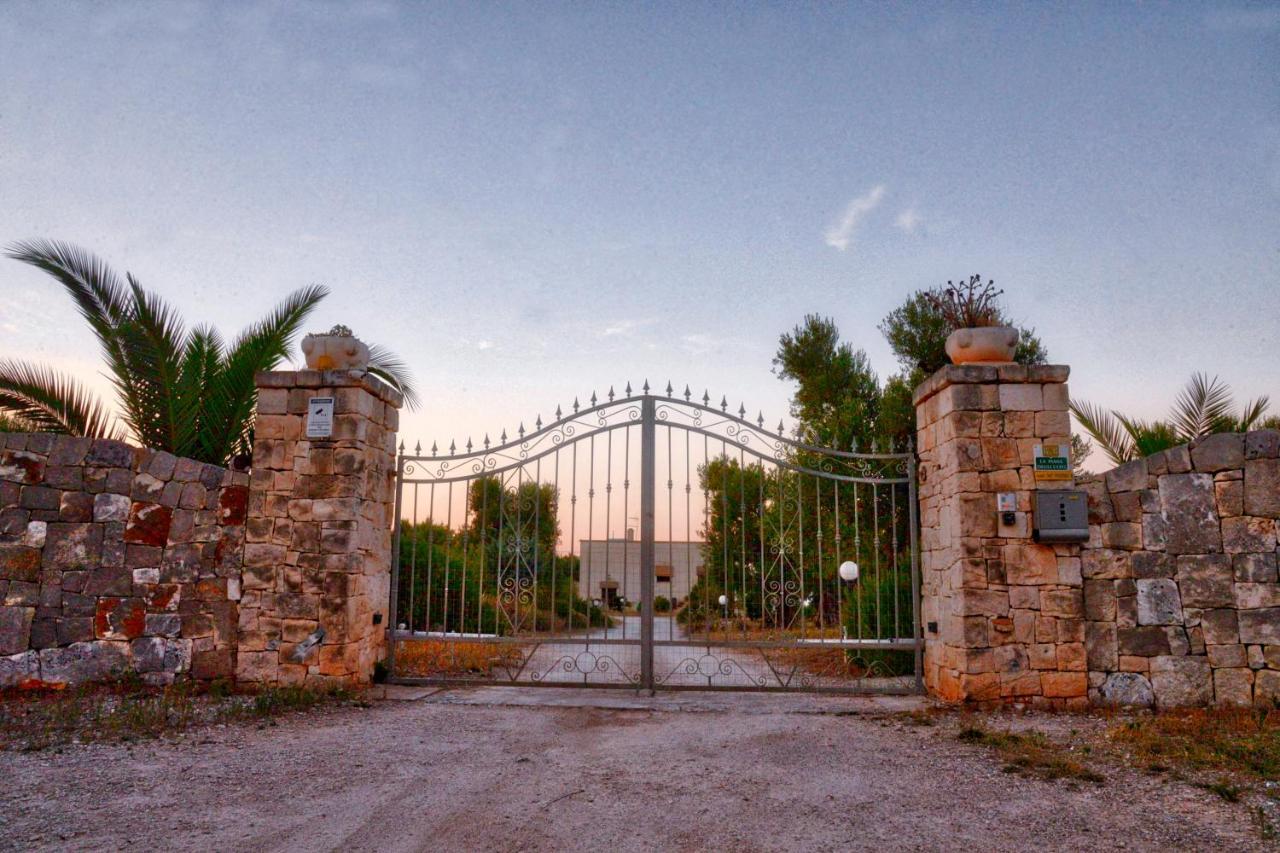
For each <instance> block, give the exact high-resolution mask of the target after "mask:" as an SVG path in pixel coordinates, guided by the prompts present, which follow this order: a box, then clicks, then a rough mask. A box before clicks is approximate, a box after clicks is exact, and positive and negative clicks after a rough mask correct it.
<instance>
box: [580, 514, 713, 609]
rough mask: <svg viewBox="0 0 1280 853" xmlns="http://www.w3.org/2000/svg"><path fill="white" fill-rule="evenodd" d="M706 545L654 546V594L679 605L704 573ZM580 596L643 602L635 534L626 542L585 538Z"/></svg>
mask: <svg viewBox="0 0 1280 853" xmlns="http://www.w3.org/2000/svg"><path fill="white" fill-rule="evenodd" d="M703 544H704V543H702V542H654V543H653V574H654V585H653V594H654V595H655V596H657V595H661V596H664V597H666V598H668V599H670V600H671V601H672V602H673V603H678V602H681V601H683V600H684V599H686V598H688V596H689V590H690V589H691V588H692V587H693V585H694V584H695V583H696V582H697V580H698V574H699V573H700V572H701V571H702V564H703V561H702V546H703ZM578 555H579V558H580V560H581V563H580V564H579V567H578V595H580V596H581V597H582V598H585V599H587V600H588V601H591V600H593V599H598V600H600V601H602V602H611V603H612V602H614V601H616V600H617V599H619V598H625V599H627V601H629V602H639V600H640V540H638V539H636V538H635V535H634V531H631V530H628V531H627V538H625V539H583V540H581V544H580V550H579V551H578Z"/></svg>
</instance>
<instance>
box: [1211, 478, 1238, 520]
mask: <svg viewBox="0 0 1280 853" xmlns="http://www.w3.org/2000/svg"><path fill="white" fill-rule="evenodd" d="M1213 493H1214V498H1215V500H1216V501H1217V504H1218V515H1219V516H1221V517H1223V518H1227V517H1230V516H1233V515H1243V514H1244V480H1243V479H1241V480H1222V481H1218V480H1214V482H1213Z"/></svg>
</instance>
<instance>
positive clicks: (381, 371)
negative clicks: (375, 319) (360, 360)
mask: <svg viewBox="0 0 1280 853" xmlns="http://www.w3.org/2000/svg"><path fill="white" fill-rule="evenodd" d="M369 372H370V373H372V374H373V375H374V376H376V377H378V378H379V379H382V380H385V381H386V382H387V384H389V385H390V386H391V387H392V388H395V389H396V390H397V391H399V392H400V393H401V394H403V395H404V404H405V405H406V406H408V407H409V408H410V409H417V408H418V406H420V405H422V399H421V398H420V397H419V396H418V388H417V385H416V383H415V382H414V379H413V372H412V371H411V370H410V369H409V365H408V364H407V363H405V361H404V359H402V358H400V356H398V355H396V354H395V353H393V352H392V351H391V350H389V349H387V348H386V347H384V346H381V345H379V344H373V345H371V346H370V347H369Z"/></svg>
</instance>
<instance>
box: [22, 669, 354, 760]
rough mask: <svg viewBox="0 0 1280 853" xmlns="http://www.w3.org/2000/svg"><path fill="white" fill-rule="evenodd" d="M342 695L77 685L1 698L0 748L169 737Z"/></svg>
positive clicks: (344, 696)
mask: <svg viewBox="0 0 1280 853" xmlns="http://www.w3.org/2000/svg"><path fill="white" fill-rule="evenodd" d="M352 700H353V694H352V693H350V692H349V691H346V690H341V689H338V690H332V691H318V690H314V689H307V688H302V687H275V688H269V689H266V690H263V691H262V692H260V693H256V694H248V695H236V694H233V693H232V692H231V688H230V686H229V685H227V684H225V683H224V684H222V685H219V684H217V683H215V684H213V685H210V686H209V687H208V688H207V689H206V690H204V691H199V690H197V689H196V688H194V687H193V686H191V685H188V684H179V685H174V686H171V687H165V688H148V687H145V686H141V685H138V684H129V683H123V684H112V685H82V686H78V687H72V688H69V689H66V690H57V691H48V692H43V693H37V694H18V695H12V696H8V697H4V698H0V750H24V751H34V750H40V749H48V748H51V747H59V746H62V745H66V744H69V743H90V742H96V741H114V742H128V741H133V740H142V739H151V738H158V737H165V736H169V735H174V734H178V733H181V732H183V731H185V730H186V729H189V728H191V727H192V726H195V725H200V724H213V723H226V722H234V721H237V720H247V719H266V718H271V717H276V716H279V715H281V714H284V713H288V712H291V711H306V710H310V709H313V708H316V707H319V706H321V705H325V704H332V703H348V702H351V701H352Z"/></svg>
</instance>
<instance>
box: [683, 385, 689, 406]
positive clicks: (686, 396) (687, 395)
mask: <svg viewBox="0 0 1280 853" xmlns="http://www.w3.org/2000/svg"><path fill="white" fill-rule="evenodd" d="M684 399H685V402H688V400H689V386H688V385H687V384H686V385H685V386H684Z"/></svg>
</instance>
